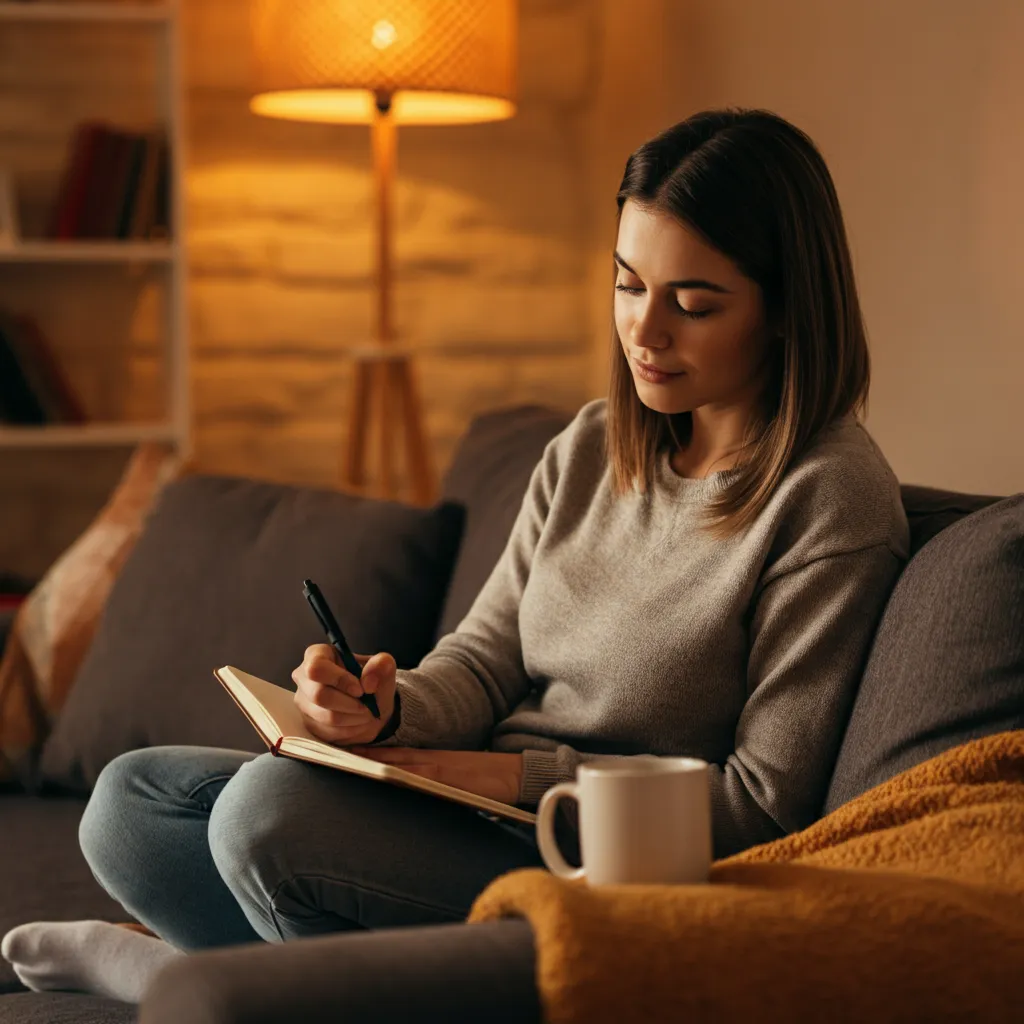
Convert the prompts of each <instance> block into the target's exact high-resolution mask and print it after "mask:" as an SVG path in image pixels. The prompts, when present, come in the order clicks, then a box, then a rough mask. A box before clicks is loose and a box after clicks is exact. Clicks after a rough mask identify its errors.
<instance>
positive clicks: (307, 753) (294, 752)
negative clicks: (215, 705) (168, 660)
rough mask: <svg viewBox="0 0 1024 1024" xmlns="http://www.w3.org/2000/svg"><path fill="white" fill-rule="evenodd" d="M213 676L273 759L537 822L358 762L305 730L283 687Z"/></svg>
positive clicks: (220, 673) (228, 674) (243, 675)
mask: <svg viewBox="0 0 1024 1024" xmlns="http://www.w3.org/2000/svg"><path fill="white" fill-rule="evenodd" d="M213 674H214V676H215V677H216V678H217V681H218V682H219V683H220V684H221V685H222V686H223V687H224V689H225V690H227V691H228V693H229V694H230V695H231V697H232V699H233V700H234V702H235V703H236V704H237V705H238V707H239V709H240V710H241V712H242V714H244V715H245V717H246V718H248V719H249V724H250V725H251V726H252V727H253V728H254V729H255V730H256V732H257V733H259V735H260V738H261V739H262V740H263V742H264V743H266V745H267V747H268V748H269V750H270V752H271V753H272V754H274V755H275V756H279V757H294V758H297V759H298V760H300V761H309V762H310V763H311V764H319V765H323V766H324V767H326V768H336V769H337V770H338V771H342V772H352V773H353V774H355V775H363V776H365V777H366V778H369V779H376V780H377V781H378V782H387V783H390V784H391V785H394V786H405V787H407V788H409V789H418V790H420V791H421V792H424V793H431V794H433V795H434V796H438V797H441V798H442V799H443V800H451V801H453V802H454V803H457V804H464V805H465V806H467V807H475V808H476V809H477V810H479V811H483V812H485V813H486V814H489V815H492V816H496V817H501V818H511V819H512V820H513V821H522V822H526V823H528V824H532V823H534V822H536V820H537V816H536V815H535V814H534V813H532V812H531V811H527V810H525V809H524V808H522V807H516V806H514V805H513V804H506V803H502V802H501V801H500V800H492V799H490V797H486V796H479V795H478V794H476V793H470V792H469V791H468V790H465V789H459V788H457V787H456V786H449V785H447V784H445V783H443V782H435V781H434V780H433V779H427V778H424V777H423V776H422V775H416V774H415V773H414V772H408V771H405V769H403V768H397V767H396V766H395V765H392V764H384V763H382V762H380V761H374V760H373V759H372V758H369V757H360V756H359V755H358V754H353V753H352V752H351V751H349V750H345V749H344V748H342V747H336V746H334V745H333V744H330V743H325V742H324V741H323V740H321V739H318V738H317V737H316V736H314V735H313V734H312V733H311V732H310V731H309V730H308V729H307V728H306V725H305V723H304V722H303V720H302V714H301V712H300V711H299V709H298V708H297V707H296V706H295V697H294V693H293V692H292V691H291V690H286V689H285V688H284V687H283V686H278V685H277V684H276V683H271V682H268V681H267V680H266V679H260V678H259V677H258V676H254V675H250V674H249V673H248V672H243V671H242V670H241V669H239V668H235V667H233V666H232V665H225V666H223V667H222V668H218V669H214V672H213Z"/></svg>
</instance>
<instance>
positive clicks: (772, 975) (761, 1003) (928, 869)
mask: <svg viewBox="0 0 1024 1024" xmlns="http://www.w3.org/2000/svg"><path fill="white" fill-rule="evenodd" d="M711 881H712V884H710V885H705V886H608V887H605V888H589V887H588V886H587V885H586V883H585V882H567V881H562V880H560V879H557V878H555V877H554V876H552V875H550V874H548V873H547V872H545V871H541V870H524V871H515V872H511V873H510V874H507V875H504V876H502V877H501V878H499V879H497V880H496V881H495V882H493V883H492V884H491V885H490V886H489V887H488V888H487V889H486V890H485V891H484V892H483V893H481V895H480V896H479V898H478V899H477V901H476V903H475V904H474V905H473V908H472V911H471V913H470V917H469V920H470V921H471V922H476V921H485V920H489V919H492V918H497V917H504V916H520V917H526V918H528V919H529V920H530V923H531V925H532V928H533V931H534V934H535V937H536V943H537V958H538V963H537V980H538V985H539V988H540V993H541V1001H542V1005H543V1008H544V1014H545V1020H546V1021H547V1022H548V1024H604V1022H607V1024H627V1022H632V1021H637V1022H643V1024H658V1022H662V1021H664V1022H669V1021H671V1022H674V1024H675V1022H681V1024H689V1022H698V1021H701V1022H703V1021H722V1022H726V1021H742V1022H754V1021H810V1020H818V1021H830V1022H839V1024H841V1022H847V1021H849V1022H854V1021H856V1022H871V1024H880V1022H888V1021H948V1020H971V1021H986V1022H988V1021H1006V1022H1010V1021H1014V1022H1018V1024H1019V1022H1022V1021H1024V731H1016V732H1005V733H1001V734H999V735H996V736H990V737H987V738H985V739H981V740H976V741H973V742H970V743H966V744H964V745H963V746H960V747H957V748H955V749H953V750H950V751H948V752H946V753H945V754H942V755H940V756H939V757H936V758H933V759H932V760H930V761H927V762H925V763H923V764H920V765H918V766H917V767H916V768H912V769H911V770H910V771H907V772H904V773H902V774H901V775H898V776H896V777H895V778H893V779H891V780H889V782H886V783H884V784H883V785H881V786H878V787H876V788H875V789H873V790H871V791H870V792H868V793H865V794H864V795H862V796H861V797H858V798H857V799H856V800H854V801H852V802H851V803H849V804H847V805H845V806H844V807H841V808H839V809H838V810H836V811H835V812H833V813H832V814H830V815H828V816H827V817H825V818H822V819H821V820H820V821H819V822H817V823H816V824H814V825H813V826H811V827H810V828H808V829H806V830H804V831H803V832H799V833H796V834H794V835H791V836H788V837H786V838H785V839H780V840H778V841H777V842H774V843H768V844H765V845H764V846H759V847H756V848H754V849H752V850H748V851H746V852H745V853H742V854H739V855H738V856H735V857H730V858H728V859H726V860H721V861H718V862H716V863H715V865H714V866H713V867H712V872H711Z"/></svg>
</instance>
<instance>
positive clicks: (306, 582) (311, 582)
mask: <svg viewBox="0 0 1024 1024" xmlns="http://www.w3.org/2000/svg"><path fill="white" fill-rule="evenodd" d="M302 585H303V586H304V587H305V588H306V589H307V590H308V589H309V588H310V587H311V586H312V585H313V581H312V580H303V581H302Z"/></svg>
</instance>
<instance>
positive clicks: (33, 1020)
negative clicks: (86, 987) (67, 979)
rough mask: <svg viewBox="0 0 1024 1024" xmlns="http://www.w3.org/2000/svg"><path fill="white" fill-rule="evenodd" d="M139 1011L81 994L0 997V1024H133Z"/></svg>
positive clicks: (51, 993) (125, 1005)
mask: <svg viewBox="0 0 1024 1024" xmlns="http://www.w3.org/2000/svg"><path fill="white" fill-rule="evenodd" d="M138 1009H139V1008H138V1007H137V1006H135V1005H134V1004H133V1003H122V1002H119V1001H118V1000H116V999H106V998H105V997H103V996H87V995H84V994H82V993H80V992H19V993H18V994H17V995H11V996H2V997H0V1024H134V1022H135V1021H136V1020H137V1019H138Z"/></svg>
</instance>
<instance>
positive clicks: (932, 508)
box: [900, 484, 1002, 557]
mask: <svg viewBox="0 0 1024 1024" xmlns="http://www.w3.org/2000/svg"><path fill="white" fill-rule="evenodd" d="M900 495H901V497H902V498H903V508H904V510H905V511H906V513H907V522H908V524H909V525H910V555H911V557H913V556H914V555H915V554H917V552H918V551H920V550H921V548H923V547H924V545H925V544H927V543H928V541H930V540H931V539H932V537H934V536H936V534H938V533H941V532H942V531H943V530H944V529H946V527H947V526H952V525H953V523H955V522H958V521H959V520H961V519H963V517H964V516H967V515H970V514H971V513H972V512H977V511H978V510H979V509H983V508H985V507H987V506H988V505H992V504H994V503H995V502H997V501H1002V496H999V495H991V494H963V493H961V492H960V491H944V490H940V489H939V488H937V487H922V486H920V485H919V484H903V485H901V487H900Z"/></svg>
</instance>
